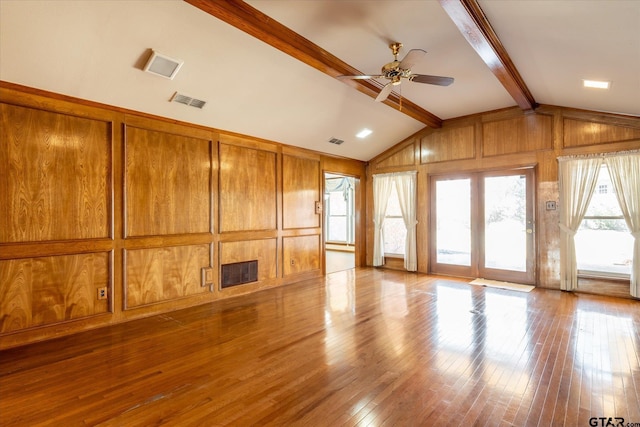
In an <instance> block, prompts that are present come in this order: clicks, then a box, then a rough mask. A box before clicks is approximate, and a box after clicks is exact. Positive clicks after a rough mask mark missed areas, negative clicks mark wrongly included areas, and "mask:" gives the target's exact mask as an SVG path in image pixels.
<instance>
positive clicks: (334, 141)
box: [329, 138, 344, 145]
mask: <svg viewBox="0 0 640 427" xmlns="http://www.w3.org/2000/svg"><path fill="white" fill-rule="evenodd" d="M329 142H330V143H332V144H336V145H340V144H342V143H343V142H344V141H343V140H342V139H338V138H331V139H330V140H329Z"/></svg>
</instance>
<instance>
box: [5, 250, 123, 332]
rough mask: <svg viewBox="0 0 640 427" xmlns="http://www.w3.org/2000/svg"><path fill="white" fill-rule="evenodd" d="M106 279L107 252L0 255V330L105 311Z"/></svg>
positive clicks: (106, 309)
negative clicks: (101, 290)
mask: <svg viewBox="0 0 640 427" xmlns="http://www.w3.org/2000/svg"><path fill="white" fill-rule="evenodd" d="M110 283H111V280H110V268H109V254H108V253H92V254H81V255H65V256H51V257H42V258H23V259H13V260H4V261H0V332H10V331H16V330H20V329H26V328H31V327H34V326H43V325H49V324H55V323H59V322H62V321H67V320H73V319H80V318H84V317H88V316H93V315H95V314H100V313H106V312H108V307H109V305H108V301H107V300H98V298H97V290H98V288H101V287H107V288H109V287H110Z"/></svg>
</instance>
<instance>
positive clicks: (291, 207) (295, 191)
mask: <svg viewBox="0 0 640 427" xmlns="http://www.w3.org/2000/svg"><path fill="white" fill-rule="evenodd" d="M320 192H321V189H320V161H319V160H315V159H308V158H302V157H295V156H287V155H284V156H282V205H283V208H282V214H283V219H282V221H283V228H284V229H291V228H311V227H320V220H321V215H320V214H317V213H315V203H316V202H322V198H321V196H320Z"/></svg>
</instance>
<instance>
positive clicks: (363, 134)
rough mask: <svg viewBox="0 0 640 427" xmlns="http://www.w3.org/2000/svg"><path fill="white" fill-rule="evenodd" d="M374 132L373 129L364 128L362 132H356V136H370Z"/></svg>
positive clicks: (362, 137)
mask: <svg viewBox="0 0 640 427" xmlns="http://www.w3.org/2000/svg"><path fill="white" fill-rule="evenodd" d="M372 133H373V131H372V130H371V129H367V128H364V129H362V130H361V131H360V132H358V133H357V134H356V137H358V138H360V139H364V138H366V137H368V136H369V135H371V134H372Z"/></svg>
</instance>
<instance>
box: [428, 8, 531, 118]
mask: <svg viewBox="0 0 640 427" xmlns="http://www.w3.org/2000/svg"><path fill="white" fill-rule="evenodd" d="M439 2H440V5H441V6H442V7H443V8H444V10H445V12H446V13H447V14H448V15H449V17H450V18H451V20H452V21H453V22H454V24H456V26H457V27H458V30H460V32H461V33H462V35H463V36H464V38H465V39H467V42H469V44H470V45H471V46H472V47H473V48H474V49H475V51H476V52H477V53H478V55H480V58H482V60H483V61H484V62H485V64H487V66H488V67H489V69H491V71H492V72H493V74H494V75H495V76H496V77H497V78H498V80H499V81H500V83H502V85H503V86H504V88H505V89H506V90H507V92H509V94H510V95H511V97H512V98H513V99H514V100H515V101H516V103H517V104H518V106H519V107H520V108H522V109H523V110H533V109H535V108H536V107H537V106H538V104H537V103H536V101H535V99H534V98H533V95H532V94H531V92H530V91H529V89H528V88H527V85H526V84H525V82H524V80H523V79H522V77H521V76H520V73H519V72H518V70H517V69H516V66H515V65H514V64H513V62H512V61H511V58H510V57H509V54H508V53H507V50H506V49H505V47H504V46H503V45H502V42H500V39H499V38H498V36H497V34H496V33H495V31H494V30H493V28H492V27H491V24H490V23H489V20H488V19H487V17H486V16H485V14H484V12H483V11H482V9H481V8H480V5H479V4H478V2H477V0H439Z"/></svg>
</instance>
